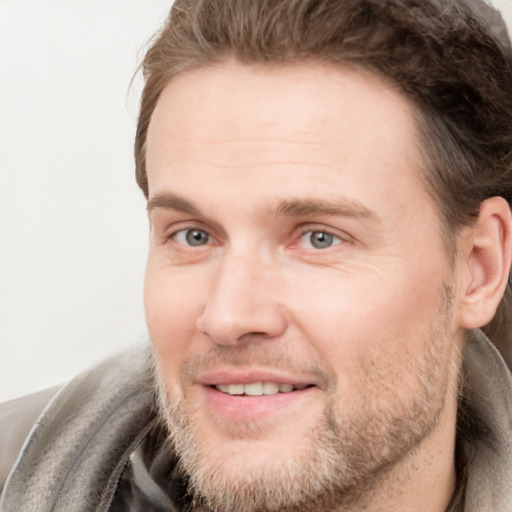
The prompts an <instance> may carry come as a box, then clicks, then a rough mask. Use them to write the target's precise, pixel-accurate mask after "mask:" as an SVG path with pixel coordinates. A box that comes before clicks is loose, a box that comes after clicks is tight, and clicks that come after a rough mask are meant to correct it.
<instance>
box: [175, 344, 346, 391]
mask: <svg viewBox="0 0 512 512" xmlns="http://www.w3.org/2000/svg"><path fill="white" fill-rule="evenodd" d="M226 365H227V366H233V367H237V366H238V367H239V366H259V367H264V368H267V369H270V370H272V369H273V370H277V371H285V372H286V373H290V374H294V373H295V374H304V373H310V374H313V375H315V377H316V378H317V380H318V381H319V382H320V384H321V386H322V387H323V388H324V389H325V388H327V387H328V385H329V384H330V385H331V386H332V385H333V384H334V383H333V381H335V380H336V377H335V375H334V374H333V372H329V371H328V370H327V369H326V368H324V367H322V366H321V365H320V364H318V363H317V362H315V361H311V360H310V359H308V358H299V357H297V356H294V355H292V351H290V350H285V349H284V348H278V347H272V348H268V347H262V346H261V344H259V345H255V344H246V345H229V346H224V345H223V346H219V345H216V346H214V347H212V348H211V349H210V350H209V351H208V352H206V353H204V354H201V355H198V356H195V357H194V358H192V359H190V360H188V361H186V362H185V363H184V364H183V366H182V368H181V372H180V384H181V385H182V386H183V388H185V387H186V386H187V385H189V384H191V383H193V382H194V381H195V380H197V376H198V375H199V374H201V373H203V372H206V371H210V370H213V369H215V368H217V367H219V366H226Z"/></svg>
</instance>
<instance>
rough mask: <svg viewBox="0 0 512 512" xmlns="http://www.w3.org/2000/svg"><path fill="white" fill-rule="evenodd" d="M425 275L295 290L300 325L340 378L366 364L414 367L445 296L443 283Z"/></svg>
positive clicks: (324, 282)
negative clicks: (312, 291) (414, 362)
mask: <svg viewBox="0 0 512 512" xmlns="http://www.w3.org/2000/svg"><path fill="white" fill-rule="evenodd" d="M426 274H429V276H430V278H429V279H426V278H425V279H424V278H423V276H422V275H421V274H420V273H419V270H418V271H415V270H412V271H402V272H401V273H395V274H388V275H384V274H377V273H373V274H372V273H371V272H366V273H365V275H364V276H361V275H360V276H359V279H352V278H347V276H344V277H343V278H341V279H335V278H332V279H330V280H316V282H315V287H314V288H311V287H307V286H305V287H304V288H303V289H301V290H296V292H295V294H294V296H295V297H296V298H297V299H295V303H294V305H293V309H294V318H295V321H296V322H297V324H298V325H299V326H300V329H301V331H302V332H303V333H304V335H305V337H306V338H308V339H310V340H314V345H315V349H316V351H317V352H318V356H319V358H320V359H321V360H323V361H326V362H328V363H329V364H330V365H331V367H332V369H333V371H334V372H335V373H336V374H337V375H338V378H339V379H342V380H343V378H344V376H347V380H348V379H350V376H351V375H353V374H354V372H356V371H358V369H361V367H362V366H364V367H372V366H375V367H381V368H383V367H388V368H389V367H395V368H398V367H401V368H403V367H406V368H411V366H412V365H413V363H412V361H415V360H416V357H417V355H418V354H420V353H422V351H423V349H424V342H425V340H426V339H427V338H428V336H429V335H430V333H431V329H432V319H433V318H436V316H437V315H438V311H439V305H440V301H441V297H442V290H443V282H442V279H437V280H436V279H432V275H435V274H431V273H430V272H426V273H425V275H426ZM391 275H392V276H393V277H392V278H391ZM311 284H313V283H311ZM312 289H314V293H311V290H312Z"/></svg>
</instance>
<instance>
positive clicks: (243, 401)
mask: <svg viewBox="0 0 512 512" xmlns="http://www.w3.org/2000/svg"><path fill="white" fill-rule="evenodd" d="M203 389H204V391H205V395H206V401H207V404H208V406H209V408H210V410H211V411H212V412H213V413H214V414H215V415H216V416H221V417H224V418H226V419H228V420H231V421H241V422H247V421H255V420H259V419H264V418H266V417H268V416H271V415H272V414H275V413H276V412H278V411H280V410H282V409H284V408H287V407H289V406H290V405H293V404H297V403H298V402H300V401H301V400H303V399H305V398H306V397H307V396H309V395H310V394H311V393H312V392H314V390H315V388H314V387H311V388H305V389H301V390H297V391H291V392H289V393H276V394H275V395H261V396H248V395H229V394H228V393H222V392H221V391H219V390H217V389H215V388H214V387H211V386H203Z"/></svg>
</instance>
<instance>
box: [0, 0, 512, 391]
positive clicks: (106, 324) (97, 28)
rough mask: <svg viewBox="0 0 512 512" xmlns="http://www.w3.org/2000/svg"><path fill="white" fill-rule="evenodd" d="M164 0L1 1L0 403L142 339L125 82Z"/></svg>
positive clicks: (504, 3)
mask: <svg viewBox="0 0 512 512" xmlns="http://www.w3.org/2000/svg"><path fill="white" fill-rule="evenodd" d="M494 3H495V4H496V5H498V6H500V7H502V8H503V10H504V11H503V12H504V14H505V17H506V19H507V22H508V23H509V26H512V0H496V1H495V2H494ZM170 4H171V0H72V1H71V0H0V400H6V399H10V398H14V397H16V396H20V395H23V394H26V393H29V392H32V391H36V390H38V389H42V388H45V387H48V386H51V385H54V384H57V383H60V382H64V381H66V380H68V379H69V378H71V377H72V376H74V375H76V374H77V373H78V372H79V371H81V370H83V369H85V368H87V367H89V366H91V365H92V364H94V363H95V362H97V361H99V360H101V359H102V358H103V357H105V356H106V355H109V354H111V353H114V352H116V351H119V350H121V349H122V348H123V347H126V346H128V345H131V344H133V343H136V342H137V341H140V340H143V339H146V338H147V335H146V328H145V323H144V312H143V306H142V282H143V273H144V260H145V255H146V248H147V236H148V235H147V225H146V224H147V223H146V216H145V201H144V198H143V196H142V193H141V192H140V191H139V189H138V188H137V186H136V185H135V179H134V164H133V157H132V145H133V137H134V132H135V124H136V116H137V103H138V93H139V92H140V81H139V82H137V83H136V86H135V87H134V88H132V90H131V91H130V92H129V84H130V80H131V78H132V75H133V73H134V71H135V69H136V67H137V65H138V63H139V62H140V59H141V57H142V55H143V48H144V45H145V42H146V41H147V40H148V38H149V37H150V35H151V34H152V33H153V32H154V31H155V30H156V29H157V28H158V27H159V26H160V24H161V23H162V22H163V20H164V18H165V16H166V14H167V12H168V10H169V8H170Z"/></svg>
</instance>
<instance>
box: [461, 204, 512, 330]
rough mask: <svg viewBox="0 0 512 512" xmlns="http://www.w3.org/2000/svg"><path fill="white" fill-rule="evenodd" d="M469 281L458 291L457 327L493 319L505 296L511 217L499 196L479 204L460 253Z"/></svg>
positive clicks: (510, 255)
mask: <svg viewBox="0 0 512 512" xmlns="http://www.w3.org/2000/svg"><path fill="white" fill-rule="evenodd" d="M464 255H465V257H466V258H467V259H466V262H467V263H466V264H467V267H468V270H469V276H470V282H469V284H467V286H465V290H463V291H462V293H463V296H462V297H461V304H460V305H461V309H460V326H461V327H463V328H465V329H474V328H477V327H482V326H484V325H486V324H487V323H489V322H490V321H491V320H492V318H493V317H494V315H495V313H496V310H497V308H498V305H499V303H500V301H501V299H502V297H503V294H504V293H505V289H506V286H507V282H508V275H509V272H510V265H511V259H512V215H511V211H510V207H509V205H508V203H507V202H506V201H505V199H503V198H502V197H492V198H490V199H487V200H485V201H484V202H483V203H482V204H481V205H480V212H479V215H478V218H477V221H476V223H475V225H474V226H473V227H472V228H470V232H469V234H468V238H467V245H466V247H465V250H464Z"/></svg>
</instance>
